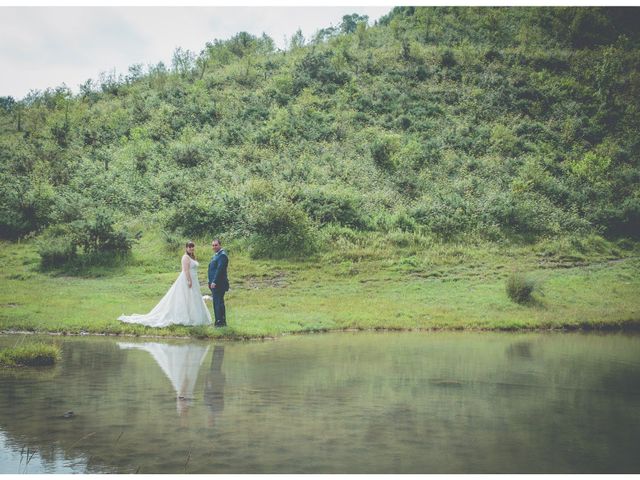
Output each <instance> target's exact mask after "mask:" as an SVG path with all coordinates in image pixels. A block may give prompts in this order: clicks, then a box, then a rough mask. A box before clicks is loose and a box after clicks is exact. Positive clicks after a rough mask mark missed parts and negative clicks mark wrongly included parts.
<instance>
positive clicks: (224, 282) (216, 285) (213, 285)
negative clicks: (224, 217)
mask: <svg viewBox="0 0 640 480" xmlns="http://www.w3.org/2000/svg"><path fill="white" fill-rule="evenodd" d="M211 247H213V251H214V252H216V253H215V255H214V256H213V257H212V258H211V262H210V263H209V289H210V290H211V295H212V297H213V314H214V316H215V317H216V321H215V326H216V327H226V326H227V313H226V310H225V307H224V294H225V293H226V292H227V291H228V290H229V278H228V277H227V266H228V265H229V257H227V252H225V251H224V250H223V249H222V246H221V245H220V240H218V239H217V238H216V239H215V240H214V241H213V242H211Z"/></svg>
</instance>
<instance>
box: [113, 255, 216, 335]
mask: <svg viewBox="0 0 640 480" xmlns="http://www.w3.org/2000/svg"><path fill="white" fill-rule="evenodd" d="M187 258H189V273H190V274H191V282H192V287H191V288H189V285H188V284H187V277H186V275H185V273H184V272H180V275H179V276H178V278H177V280H176V281H175V282H174V283H173V285H171V288H170V289H169V291H168V292H167V293H166V294H165V296H164V297H162V300H160V301H159V302H158V304H157V305H156V306H155V307H153V310H151V311H150V312H149V313H147V314H146V315H140V314H133V315H121V316H120V317H118V320H121V321H123V322H126V323H139V324H141V325H146V326H148V327H167V326H169V325H174V324H177V325H190V326H194V325H209V324H210V323H211V314H210V313H209V309H208V308H207V306H206V305H205V304H204V300H203V299H202V294H201V293H200V287H199V283H198V265H199V263H198V262H196V261H195V260H194V259H192V258H190V257H188V256H187Z"/></svg>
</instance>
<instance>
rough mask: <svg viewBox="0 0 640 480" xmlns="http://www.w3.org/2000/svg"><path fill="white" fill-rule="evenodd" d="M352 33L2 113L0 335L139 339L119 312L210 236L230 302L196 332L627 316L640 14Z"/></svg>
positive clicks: (578, 12) (601, 321)
mask: <svg viewBox="0 0 640 480" xmlns="http://www.w3.org/2000/svg"><path fill="white" fill-rule="evenodd" d="M365 20H366V19H365V18H363V17H359V16H358V15H350V16H345V17H344V19H343V22H342V24H341V25H340V26H339V27H337V28H326V29H323V30H321V31H319V32H317V34H316V35H315V36H314V38H313V39H310V40H307V39H304V38H303V37H302V35H301V34H299V33H298V34H296V35H294V36H293V37H292V40H291V44H290V45H289V47H288V48H287V50H285V51H280V50H276V49H275V48H274V43H273V41H272V40H271V39H270V38H269V37H267V36H266V35H263V36H262V37H255V36H252V35H250V34H247V33H246V32H240V33H238V34H237V35H236V36H234V37H233V38H231V39H230V40H228V41H217V40H216V41H214V42H212V43H208V44H207V45H206V47H205V48H204V49H203V50H202V51H201V52H200V53H199V54H197V55H196V54H195V53H193V52H190V51H185V50H183V49H177V50H176V51H175V53H174V58H173V62H172V65H171V66H170V67H167V66H165V65H163V64H158V65H155V66H151V67H149V68H148V69H146V70H145V69H144V68H143V67H142V66H141V65H133V66H131V67H130V69H129V73H128V75H126V76H119V77H117V76H116V75H115V74H105V75H103V76H102V77H101V78H100V80H99V82H93V81H91V80H89V81H87V82H86V83H85V84H84V85H82V87H81V92H80V93H79V94H78V95H73V94H72V93H71V92H70V91H69V89H68V88H67V87H66V86H64V85H63V86H60V87H57V88H53V89H48V90H46V91H44V92H32V93H31V94H29V95H28V96H27V97H26V98H24V99H21V100H18V101H16V100H15V99H13V98H10V97H3V98H0V236H1V237H3V238H4V239H5V240H6V241H5V242H4V243H2V244H1V246H0V253H1V254H2V256H3V259H4V260H3V261H4V262H5V264H6V265H7V266H8V267H7V269H6V271H5V270H3V279H2V286H3V289H2V293H0V297H1V298H2V300H1V302H0V325H2V328H4V329H19V330H21V329H32V330H43V331H55V330H64V331H69V332H79V331H82V330H86V331H91V332H113V333H132V334H147V333H149V332H148V331H146V330H145V329H143V328H141V327H140V328H138V327H136V326H124V325H120V324H119V323H118V322H117V321H115V320H114V319H115V318H117V316H118V315H120V314H121V313H123V312H133V311H139V312H140V313H142V312H144V311H145V310H147V309H148V308H150V307H151V306H152V305H153V303H154V302H155V301H157V299H158V298H159V296H160V295H161V294H162V293H164V289H165V288H166V287H167V286H168V285H169V284H170V282H171V281H172V279H173V277H174V276H175V273H176V268H177V264H178V262H177V258H178V256H179V246H180V245H181V244H183V243H184V241H185V240H186V239H187V238H195V239H200V240H199V243H198V245H201V246H204V245H208V243H209V240H210V239H211V238H212V237H213V236H218V237H221V238H222V239H223V241H224V243H225V245H229V246H230V247H231V249H230V251H231V252H232V255H233V263H232V281H233V280H234V279H235V281H236V284H235V285H232V288H234V290H232V293H231V294H230V299H229V304H230V305H234V306H235V307H232V308H234V310H233V313H231V312H230V318H233V321H231V322H230V325H231V326H230V327H229V328H228V329H227V330H226V331H225V332H213V330H211V331H210V332H209V331H204V332H202V331H198V335H201V336H206V335H209V334H211V335H219V334H225V335H229V336H253V335H272V334H279V333H282V332H295V331H310V330H325V329H333V328H556V327H562V326H569V327H574V326H577V325H586V326H590V327H593V326H596V325H622V324H629V322H631V323H634V322H635V323H637V322H638V320H639V319H640V316H639V315H638V303H637V297H638V295H637V293H638V283H637V281H635V280H633V279H631V280H629V279H627V276H630V277H633V274H634V273H636V271H637V259H636V257H635V255H636V253H637V248H638V247H637V242H638V233H639V232H640V228H638V225H640V164H639V162H640V141H638V135H637V132H638V131H640V103H639V102H638V98H640V75H638V71H640V48H639V47H640V33H639V31H638V29H637V25H638V23H639V22H640V9H638V8H585V7H577V8H576V7H572V8H457V7H438V8H429V7H398V8H395V9H393V10H392V11H390V12H389V14H388V15H386V16H385V17H383V18H382V19H381V20H380V21H379V22H377V24H376V25H374V26H368V25H367V24H366V21H365ZM136 242H137V243H136ZM207 253H208V250H207ZM16 258H18V259H23V260H17V263H16V260H15V259H16ZM614 260H616V262H613V261H614ZM617 260H622V261H620V262H617ZM22 261H24V262H26V263H25V264H24V265H22V264H21V262H22ZM554 267H558V268H554ZM560 267H561V268H560ZM513 270H520V271H522V272H523V273H525V274H526V275H527V276H528V277H531V278H533V279H534V280H535V281H538V280H540V281H541V282H543V283H544V287H545V290H544V291H545V297H544V298H543V299H541V298H538V297H536V294H535V292H534V293H533V298H534V299H535V302H533V303H531V302H529V303H527V304H526V305H523V306H521V305H517V304H515V305H514V304H513V303H512V302H511V301H509V299H508V297H507V295H506V294H505V290H504V289H505V282H506V274H505V273H504V272H507V271H513ZM537 277H540V279H538V278H537ZM28 287H30V288H28ZM254 287H255V288H254ZM154 333H157V332H154ZM162 334H176V335H182V334H188V332H187V329H183V328H180V327H176V328H175V329H173V330H171V329H169V330H166V331H163V332H162Z"/></svg>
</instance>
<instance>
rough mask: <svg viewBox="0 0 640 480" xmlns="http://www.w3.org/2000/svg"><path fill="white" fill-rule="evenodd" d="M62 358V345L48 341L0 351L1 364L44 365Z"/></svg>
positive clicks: (12, 365)
mask: <svg viewBox="0 0 640 480" xmlns="http://www.w3.org/2000/svg"><path fill="white" fill-rule="evenodd" d="M59 359H60V347H58V346H55V345H48V344H46V343H33V344H31V345H23V346H20V347H15V348H7V349H4V350H2V351H0V365H7V366H10V367H15V366H29V367H34V366H42V365H53V364H54V363H55V362H56V361H57V360H59Z"/></svg>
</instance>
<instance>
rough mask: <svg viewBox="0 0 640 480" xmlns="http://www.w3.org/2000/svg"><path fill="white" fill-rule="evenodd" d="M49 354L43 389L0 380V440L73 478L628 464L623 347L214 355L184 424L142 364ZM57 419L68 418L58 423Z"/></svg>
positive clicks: (164, 386) (314, 339)
mask: <svg viewBox="0 0 640 480" xmlns="http://www.w3.org/2000/svg"><path fill="white" fill-rule="evenodd" d="M63 342H64V343H63V347H64V350H65V358H64V361H62V362H60V364H59V365H58V366H57V367H56V368H59V369H61V370H62V372H61V373H62V374H61V375H59V377H58V378H57V380H56V382H50V381H44V382H33V381H31V380H29V379H28V378H26V377H25V378H24V379H20V381H16V380H15V379H13V378H12V377H11V378H9V379H8V380H6V381H5V377H3V379H2V382H1V384H2V387H1V388H2V395H0V428H1V429H2V431H3V432H5V434H6V436H7V438H9V439H10V443H11V445H14V446H17V449H18V451H19V449H20V448H21V447H22V446H24V447H25V450H26V449H27V447H30V448H31V449H32V450H33V449H37V450H38V451H39V452H41V455H47V458H48V459H49V460H48V461H49V462H53V460H54V459H55V458H56V455H57V456H59V455H60V453H63V454H64V458H65V459H66V460H67V461H68V462H70V461H73V464H74V465H76V466H77V468H78V469H81V470H84V471H85V472H86V473H91V472H95V473H98V472H105V471H107V472H112V473H133V472H135V471H136V470H137V469H138V468H139V469H140V470H139V471H140V472H141V473H158V472H164V473H174V472H175V473H184V466H185V463H186V460H187V458H190V459H189V461H188V469H187V470H188V472H189V473H195V472H198V473H223V472H228V473H232V472H239V473H265V472H273V473H275V471H276V470H279V472H280V473H282V472H283V471H284V470H286V469H289V470H287V472H290V471H297V472H300V471H301V470H303V469H304V471H305V473H320V472H329V471H331V472H338V471H340V472H353V473H355V472H369V473H370V472H372V471H386V472H389V471H394V472H398V473H399V472H405V473H424V472H426V471H429V472H434V471H447V472H456V473H460V472H476V473H477V472H478V471H492V472H504V471H507V470H508V471H518V472H521V473H522V472H533V471H535V472H558V471H562V472H563V473H569V472H574V473H576V472H585V473H586V472H591V473H594V472H604V471H608V472H625V471H626V472H633V471H637V468H638V466H639V465H638V458H637V455H635V450H634V448H635V445H636V443H635V442H634V441H633V440H635V439H636V438H637V431H638V430H637V427H638V418H637V415H635V413H634V412H635V411H636V410H637V409H636V404H637V402H636V398H637V395H638V393H640V391H639V388H640V384H639V383H638V382H637V381H636V379H637V378H638V371H637V370H638V369H637V368H633V365H637V359H638V353H637V352H638V338H636V337H634V336H626V335H599V334H590V335H582V334H581V335H576V334H548V333H518V334H506V333H486V332H485V333H472V332H465V333H447V332H440V333H412V334H386V333H380V334H367V333H358V334H355V333H354V334H339V335H331V334H327V335H317V336H302V337H300V336H297V337H296V336H290V337H285V338H282V339H279V340H277V341H268V342H238V343H231V344H227V345H225V346H224V349H223V348H222V347H221V346H219V345H216V346H215V347H214V349H213V351H211V350H212V349H210V351H209V353H208V355H211V357H207V358H206V359H205V361H204V362H203V365H202V367H201V368H200V371H199V376H198V379H197V382H196V388H195V389H194V398H193V402H192V405H191V407H190V408H189V411H188V415H186V416H179V414H178V413H177V412H176V404H175V391H174V388H173V386H172V385H171V382H170V381H169V380H168V379H167V378H166V376H165V375H164V374H163V373H162V371H161V369H160V368H158V367H157V365H156V364H155V362H154V360H153V359H152V358H151V356H149V355H134V354H125V352H123V351H121V350H119V349H118V348H115V345H114V343H115V342H114V339H108V338H105V339H95V338H84V339H77V338H65V339H64V340H63ZM67 342H68V344H67ZM169 344H172V345H185V342H183V341H172V342H169ZM195 344H196V345H199V346H200V345H206V343H201V342H195ZM67 345H68V347H67ZM223 354H224V362H223ZM621 372H622V373H624V375H623V374H622V373H621ZM577 406H579V407H580V408H577ZM67 410H73V411H74V413H75V415H74V417H73V418H61V417H62V414H64V412H66V411H67ZM207 421H208V422H209V425H210V427H212V428H204V426H205V425H206V424H207ZM81 439H84V440H82V441H80V440H81ZM505 445H507V446H505ZM239 446H241V447H242V448H240V447H239ZM470 452H471V453H470ZM398 458H402V459H403V460H402V462H398V461H397V459H398ZM247 459H249V460H247Z"/></svg>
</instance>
